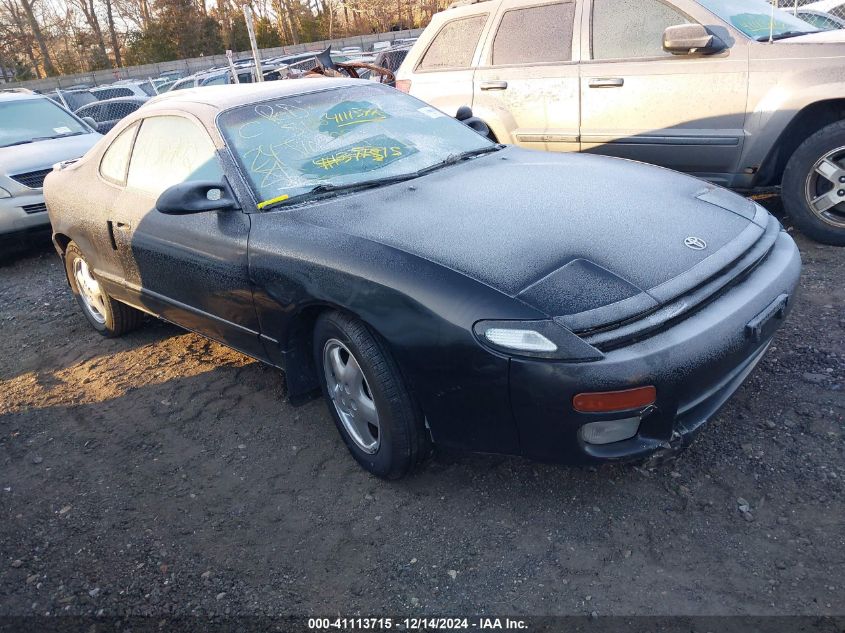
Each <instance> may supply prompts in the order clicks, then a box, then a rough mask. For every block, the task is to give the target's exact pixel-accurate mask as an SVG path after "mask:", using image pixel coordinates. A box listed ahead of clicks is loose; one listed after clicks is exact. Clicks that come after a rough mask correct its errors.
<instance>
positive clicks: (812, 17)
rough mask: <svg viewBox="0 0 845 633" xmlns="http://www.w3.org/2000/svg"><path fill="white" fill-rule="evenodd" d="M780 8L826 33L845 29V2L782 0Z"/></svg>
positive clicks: (832, 0)
mask: <svg viewBox="0 0 845 633" xmlns="http://www.w3.org/2000/svg"><path fill="white" fill-rule="evenodd" d="M778 7H780V8H781V9H783V10H784V11H786V12H788V13H791V14H793V15H795V16H796V17H799V18H801V19H802V20H804V21H805V22H808V23H809V24H811V25H812V26H815V27H816V28H818V29H822V30H824V31H832V30H836V29H842V28H845V0H780V2H778Z"/></svg>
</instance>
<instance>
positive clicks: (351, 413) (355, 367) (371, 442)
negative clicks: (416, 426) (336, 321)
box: [323, 338, 381, 455]
mask: <svg viewBox="0 0 845 633" xmlns="http://www.w3.org/2000/svg"><path fill="white" fill-rule="evenodd" d="M323 368H324V371H325V375H326V385H327V386H328V392H329V397H330V398H331V400H332V404H334V408H335V411H337V415H338V417H339V418H340V421H341V422H342V423H343V427H344V428H345V429H346V432H347V433H348V434H349V436H350V437H351V438H352V441H353V442H355V444H356V445H357V446H358V448H359V449H361V450H362V451H364V452H365V453H367V454H370V455H372V454H373V453H375V452H376V451H378V448H379V444H380V443H381V429H380V427H379V414H378V408H377V407H376V403H375V401H374V400H373V395H372V391H370V386H369V384H368V383H367V379H366V377H365V376H364V372H363V371H362V370H361V365H360V364H358V361H357V359H356V358H355V356H354V355H353V354H352V352H350V351H349V348H348V347H346V345H344V344H343V343H341V342H340V341H339V340H337V339H334V338H333V339H329V340H328V341H326V344H325V345H324V346H323Z"/></svg>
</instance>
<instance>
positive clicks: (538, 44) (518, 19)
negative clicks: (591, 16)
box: [492, 3, 575, 65]
mask: <svg viewBox="0 0 845 633" xmlns="http://www.w3.org/2000/svg"><path fill="white" fill-rule="evenodd" d="M574 18H575V5H574V4H573V3H562V4H547V5H543V6H539V7H526V8H524V9H514V10H512V11H508V12H507V13H505V14H504V15H503V16H502V21H501V23H500V24H499V30H498V31H497V32H496V38H495V39H494V40H493V59H492V63H493V64H494V65H496V64H528V63H536V62H568V61H570V60H571V59H572V23H573V20H574Z"/></svg>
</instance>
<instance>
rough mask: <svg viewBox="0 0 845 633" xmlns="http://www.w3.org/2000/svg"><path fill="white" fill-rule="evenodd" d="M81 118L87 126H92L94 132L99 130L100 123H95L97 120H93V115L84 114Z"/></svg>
mask: <svg viewBox="0 0 845 633" xmlns="http://www.w3.org/2000/svg"><path fill="white" fill-rule="evenodd" d="M82 120H83V121H85V122H86V123H87V124H88V126H89V127H91V128H93V129H94V131H95V132H99V131H100V124H99V123H97V122H96V121H95V120H94V118H93V117H90V116H84V117H82Z"/></svg>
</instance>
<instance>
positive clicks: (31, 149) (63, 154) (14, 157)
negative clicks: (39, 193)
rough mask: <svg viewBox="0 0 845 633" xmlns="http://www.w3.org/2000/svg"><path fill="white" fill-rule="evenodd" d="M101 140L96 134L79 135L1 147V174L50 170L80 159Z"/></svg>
mask: <svg viewBox="0 0 845 633" xmlns="http://www.w3.org/2000/svg"><path fill="white" fill-rule="evenodd" d="M101 138H102V136H101V135H100V134H96V133H91V134H79V135H77V136H65V137H63V138H54V139H49V140H44V141H36V142H34V143H24V144H23V145H13V146H11V147H0V173H3V174H7V175H8V174H20V173H24V172H28V171H36V170H39V169H49V168H50V167H52V166H53V165H54V164H55V163H59V162H61V161H63V160H71V159H74V158H79V157H80V156H82V155H83V154H85V152H87V151H88V150H89V149H91V148H92V147H94V144H95V143H96V142H97V141H99V140H100V139H101Z"/></svg>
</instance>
